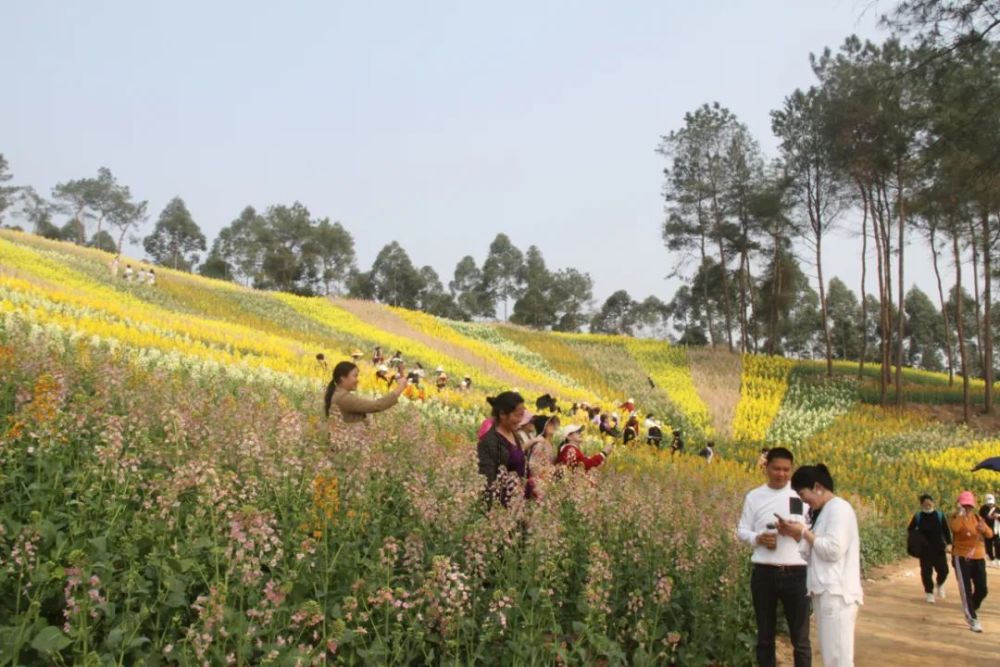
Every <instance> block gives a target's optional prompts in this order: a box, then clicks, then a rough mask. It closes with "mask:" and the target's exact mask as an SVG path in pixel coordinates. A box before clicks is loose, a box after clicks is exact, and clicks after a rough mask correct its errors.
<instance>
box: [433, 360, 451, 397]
mask: <svg viewBox="0 0 1000 667" xmlns="http://www.w3.org/2000/svg"><path fill="white" fill-rule="evenodd" d="M434 372H435V373H437V378H435V380H434V386H436V387H437V390H438V391H441V390H443V389H445V388H446V387H447V386H448V374H447V373H445V372H444V368H443V367H441V366H438V367H437V368H436V369H434Z"/></svg>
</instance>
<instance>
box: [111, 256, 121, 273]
mask: <svg viewBox="0 0 1000 667" xmlns="http://www.w3.org/2000/svg"><path fill="white" fill-rule="evenodd" d="M120 264H121V262H120V260H119V256H118V255H115V256H114V258H113V259H112V260H111V264H109V265H108V270H109V271H111V277H112V278H117V277H118V268H119V266H120Z"/></svg>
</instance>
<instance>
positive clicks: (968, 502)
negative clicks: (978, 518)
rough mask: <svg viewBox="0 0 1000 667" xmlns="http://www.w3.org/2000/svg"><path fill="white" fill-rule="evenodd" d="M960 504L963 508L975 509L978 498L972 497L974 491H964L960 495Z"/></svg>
mask: <svg viewBox="0 0 1000 667" xmlns="http://www.w3.org/2000/svg"><path fill="white" fill-rule="evenodd" d="M958 504H959V505H962V506H963V507H975V506H976V497H975V496H974V495H972V491H962V492H961V493H960V494H958Z"/></svg>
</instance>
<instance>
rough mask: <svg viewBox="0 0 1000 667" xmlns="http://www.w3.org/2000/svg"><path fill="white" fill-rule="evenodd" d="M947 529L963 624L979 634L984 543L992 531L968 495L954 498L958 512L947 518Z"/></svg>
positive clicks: (970, 493)
mask: <svg viewBox="0 0 1000 667" xmlns="http://www.w3.org/2000/svg"><path fill="white" fill-rule="evenodd" d="M948 527H949V528H951V534H952V538H953V543H952V547H951V557H952V559H953V560H954V565H955V577H956V578H957V579H958V592H959V593H960V594H961V596H962V611H964V612H965V621H966V622H967V623H968V624H969V629H970V630H972V631H973V632H982V631H983V626H982V624H981V623H980V622H979V618H978V617H977V615H976V612H977V611H979V605H981V604H982V603H983V600H984V599H985V598H986V593H987V590H986V544H985V540H986V539H989V538H991V537H993V530H992V529H991V528H990V527H989V526H987V525H986V522H985V521H983V517H982V516H980V515H979V513H978V512H976V497H975V496H974V495H972V491H962V493H960V494H958V510H957V511H955V513H954V514H952V515H951V516H950V517H949V518H948Z"/></svg>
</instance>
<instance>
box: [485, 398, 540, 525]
mask: <svg viewBox="0 0 1000 667" xmlns="http://www.w3.org/2000/svg"><path fill="white" fill-rule="evenodd" d="M486 402H487V403H489V404H490V407H491V408H492V413H491V418H492V423H491V424H490V426H489V428H488V429H487V430H486V431H485V432H484V433H482V435H481V436H480V437H479V444H478V445H476V455H477V456H478V458H479V474H480V475H483V476H484V477H486V501H487V504H490V503H492V501H493V500H494V499H498V500H499V501H500V504H501V505H503V506H504V507H506V506H507V505H508V504H509V503H510V499H511V498H512V497H514V495H515V494H516V491H517V488H519V486H520V485H519V484H518V483H517V481H516V480H520V479H523V478H524V477H525V474H526V473H527V460H526V458H525V455H524V450H523V449H522V448H521V443H520V441H519V440H518V437H517V431H518V429H520V428H521V427H522V426H523V425H524V421H525V420H524V417H525V415H526V414H527V410H526V409H525V407H524V398H522V397H521V395H520V394H519V393H517V392H516V391H505V392H501V393H500V394H497V395H496V396H492V397H489V398H487V399H486ZM484 426H485V423H484ZM502 473H512V475H513V476H511V475H504V478H503V480H502V481H501V482H500V484H499V485H498V484H497V479H498V478H500V476H501V474H502Z"/></svg>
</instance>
